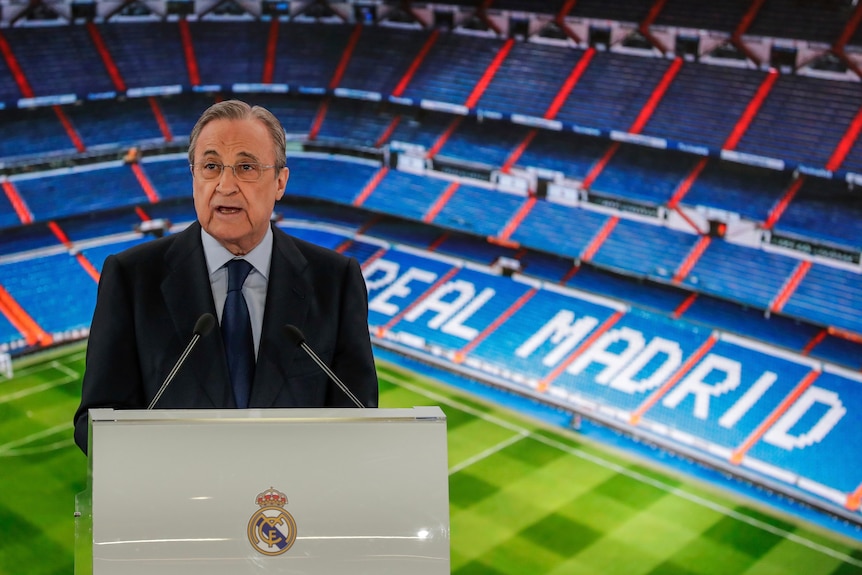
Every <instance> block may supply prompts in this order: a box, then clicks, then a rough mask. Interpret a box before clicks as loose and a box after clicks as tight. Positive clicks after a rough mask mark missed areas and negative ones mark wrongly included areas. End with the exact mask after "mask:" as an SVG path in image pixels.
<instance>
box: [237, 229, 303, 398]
mask: <svg viewBox="0 0 862 575" xmlns="http://www.w3.org/2000/svg"><path fill="white" fill-rule="evenodd" d="M273 235H274V238H273V246H272V264H271V265H270V269H269V283H268V287H267V294H266V307H265V311H264V319H263V327H262V331H261V338H260V339H261V340H260V349H259V351H258V357H257V367H256V369H255V377H254V384H253V386H252V390H251V402H250V405H252V406H254V407H272V406H273V404H274V403H275V401H276V399H278V398H279V394H282V395H285V394H286V395H287V397H282V398H281V399H280V400H279V405H280V406H285V405H291V404H293V403H294V402H293V400H292V398H291V397H290V394H291V389H290V387H289V386H288V385H286V382H287V378H288V373H289V372H290V370H289V367H290V364H291V362H292V361H293V358H294V356H295V354H296V353H297V352H298V348H297V347H296V346H293V345H290V344H289V343H287V341H286V340H285V337H284V331H283V330H284V326H285V325H287V324H292V325H295V326H297V327H299V328H300V329H302V328H303V327H304V324H305V320H306V316H307V314H308V305H309V302H308V298H310V297H312V294H311V293H310V292H311V288H310V286H309V285H308V283H307V281H306V279H305V276H304V273H305V268H306V266H307V263H308V262H307V261H306V259H305V257H304V256H303V255H302V253H301V252H300V251H299V249H297V247H296V244H295V243H294V242H293V240H292V239H290V237H289V236H288V235H287V234H285V233H284V232H283V231H281V230H280V229H279V228H277V227H275V226H273Z"/></svg>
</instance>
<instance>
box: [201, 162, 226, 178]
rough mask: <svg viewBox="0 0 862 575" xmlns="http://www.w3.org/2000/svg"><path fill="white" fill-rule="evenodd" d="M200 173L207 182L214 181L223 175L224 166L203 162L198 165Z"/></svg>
mask: <svg viewBox="0 0 862 575" xmlns="http://www.w3.org/2000/svg"><path fill="white" fill-rule="evenodd" d="M196 165H197V168H198V172H199V173H200V175H201V177H202V178H203V179H205V180H214V179H216V178H218V177H219V176H220V175H221V172H222V170H223V169H224V166H222V165H221V164H218V163H216V162H201V163H199V164H196Z"/></svg>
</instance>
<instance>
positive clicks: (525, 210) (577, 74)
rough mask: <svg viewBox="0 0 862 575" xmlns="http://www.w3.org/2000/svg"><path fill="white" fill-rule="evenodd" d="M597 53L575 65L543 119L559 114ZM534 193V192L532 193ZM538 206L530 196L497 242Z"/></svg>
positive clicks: (512, 159)
mask: <svg viewBox="0 0 862 575" xmlns="http://www.w3.org/2000/svg"><path fill="white" fill-rule="evenodd" d="M595 53H596V49H595V48H594V47H592V46H590V48H589V49H587V51H586V52H584V55H583V56H582V57H581V58H580V59H579V60H578V61H577V62H576V63H575V66H574V67H573V68H572V71H571V73H570V74H569V76H568V77H567V78H566V81H565V82H563V85H562V86H561V87H560V89H559V91H558V92H557V94H556V95H555V96H554V99H553V100H552V102H551V104H550V105H549V106H548V109H547V110H546V111H545V114H544V116H543V118H544V119H545V120H553V119H554V118H555V117H556V115H557V113H558V112H559V111H560V108H561V107H562V106H563V103H565V101H566V99H567V98H568V97H569V94H571V93H572V90H574V89H575V86H576V85H577V83H578V80H579V79H580V78H581V76H582V75H583V73H584V71H585V70H586V69H587V66H589V65H590V62H591V61H592V59H593V56H594V55H595ZM537 133H538V131H537V130H536V129H533V130H530V131H529V132H528V133H527V135H526V136H525V137H524V140H523V141H522V142H521V143H520V144H519V145H518V146H517V147H516V148H515V149H514V150H512V152H511V153H510V154H509V157H508V158H507V159H506V161H505V162H504V163H503V167H502V171H503V173H509V171H510V170H511V168H512V166H514V165H515V163H517V161H518V159H519V158H520V157H521V155H522V154H523V153H524V150H526V149H527V147H528V146H529V145H530V142H532V141H533V138H535V137H536V134H537ZM531 193H532V191H531ZM535 204H536V198H535V196H532V195H531V196H530V197H529V198H527V200H526V201H525V202H524V204H523V205H522V206H521V208H520V209H519V210H518V211H517V212H516V213H515V215H514V216H512V219H510V220H509V221H508V222H506V225H505V226H504V227H503V229H502V231H501V232H500V233H499V235H498V237H497V238H496V239H497V240H499V241H501V242H509V241H510V238H511V237H512V234H513V233H515V230H517V229H518V226H520V225H521V223H522V222H523V221H524V219H526V217H527V216H528V215H529V214H530V211H531V210H532V209H533V206H534V205H535Z"/></svg>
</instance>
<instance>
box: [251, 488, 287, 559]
mask: <svg viewBox="0 0 862 575" xmlns="http://www.w3.org/2000/svg"><path fill="white" fill-rule="evenodd" d="M255 502H256V503H257V504H258V505H259V506H260V509H258V510H257V511H256V512H255V514H254V515H252V516H251V519H250V520H249V522H248V541H249V543H251V544H252V546H253V547H254V548H255V549H256V550H257V551H258V552H260V553H263V554H264V555H281V554H282V553H284V552H286V551H287V550H288V549H290V548H291V546H292V545H293V543H294V542H295V541H296V521H294V519H293V516H292V515H291V514H290V513H288V512H287V511H285V509H284V506H285V505H286V504H287V496H286V495H285V494H284V493H282V492H281V491H276V490H275V489H273V488H272V487H270V488H269V489H267V490H266V491H264V492H263V493H261V494H259V495H258V496H257V498H256V499H255Z"/></svg>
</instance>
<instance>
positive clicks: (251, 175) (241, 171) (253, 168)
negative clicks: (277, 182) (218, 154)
mask: <svg viewBox="0 0 862 575" xmlns="http://www.w3.org/2000/svg"><path fill="white" fill-rule="evenodd" d="M233 171H234V173H235V174H236V177H237V179H238V180H242V181H244V182H256V181H257V180H258V179H260V164H254V163H251V162H244V163H242V164H237V165H235V166H234V167H233Z"/></svg>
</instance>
